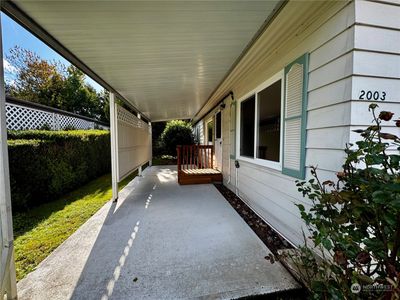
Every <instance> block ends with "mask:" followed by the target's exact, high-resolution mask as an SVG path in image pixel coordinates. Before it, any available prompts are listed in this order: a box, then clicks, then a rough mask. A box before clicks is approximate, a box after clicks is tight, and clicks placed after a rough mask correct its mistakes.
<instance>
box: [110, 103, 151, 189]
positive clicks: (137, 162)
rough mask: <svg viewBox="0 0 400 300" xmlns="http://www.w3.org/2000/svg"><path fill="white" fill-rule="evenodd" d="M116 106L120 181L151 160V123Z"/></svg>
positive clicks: (118, 174)
mask: <svg viewBox="0 0 400 300" xmlns="http://www.w3.org/2000/svg"><path fill="white" fill-rule="evenodd" d="M115 106H116V117H117V118H116V119H117V147H118V148H117V149H118V159H117V161H118V173H117V176H118V182H119V181H121V180H122V179H123V178H124V177H125V176H127V175H128V174H130V173H131V172H132V171H133V170H135V169H137V168H138V167H140V166H142V165H143V164H145V163H146V162H148V161H150V160H151V125H149V124H147V123H146V122H144V121H143V120H141V119H139V118H138V117H136V116H135V115H134V114H132V113H131V112H129V111H128V110H126V109H125V108H123V107H121V106H119V105H118V104H116V105H115Z"/></svg>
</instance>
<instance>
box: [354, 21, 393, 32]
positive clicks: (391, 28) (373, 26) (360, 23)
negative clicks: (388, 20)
mask: <svg viewBox="0 0 400 300" xmlns="http://www.w3.org/2000/svg"><path fill="white" fill-rule="evenodd" d="M354 25H355V26H365V27H372V28H378V29H384V30H391V31H400V28H393V27H388V26H382V25H375V24H369V23H364V22H355V23H354Z"/></svg>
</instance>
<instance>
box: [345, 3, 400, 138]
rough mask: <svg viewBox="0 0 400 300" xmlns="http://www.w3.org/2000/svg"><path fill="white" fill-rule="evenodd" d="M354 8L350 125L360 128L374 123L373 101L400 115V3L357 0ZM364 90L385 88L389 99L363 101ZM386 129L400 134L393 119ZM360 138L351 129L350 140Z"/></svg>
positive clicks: (372, 90) (386, 125)
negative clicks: (369, 109) (354, 24)
mask: <svg viewBox="0 0 400 300" xmlns="http://www.w3.org/2000/svg"><path fill="white" fill-rule="evenodd" d="M355 11H356V22H357V25H356V26H355V33H354V35H355V48H356V51H354V76H353V83H352V102H351V111H352V114H351V124H352V125H353V127H354V128H357V129H359V128H365V127H366V126H369V125H371V120H372V116H371V114H370V113H368V106H369V105H370V104H371V102H375V103H377V104H378V105H379V108H378V110H388V111H392V112H394V113H395V117H396V118H399V117H400V17H399V16H400V2H399V1H384V2H373V1H356V5H355ZM362 90H364V91H371V92H374V91H377V92H380V93H382V92H383V91H385V92H386V99H385V100H384V101H381V100H377V101H376V100H367V99H363V100H360V95H361V91H362ZM364 98H365V97H364ZM383 131H384V132H389V133H393V134H396V135H400V130H399V128H398V127H395V126H394V122H388V123H386V122H385V123H384V127H383ZM358 139H359V135H358V134H356V133H353V132H352V133H351V135H350V142H353V143H354V142H355V141H356V140H358Z"/></svg>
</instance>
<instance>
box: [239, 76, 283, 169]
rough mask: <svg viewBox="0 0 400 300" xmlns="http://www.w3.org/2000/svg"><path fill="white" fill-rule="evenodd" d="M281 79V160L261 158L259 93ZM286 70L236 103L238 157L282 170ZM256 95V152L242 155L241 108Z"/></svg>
mask: <svg viewBox="0 0 400 300" xmlns="http://www.w3.org/2000/svg"><path fill="white" fill-rule="evenodd" d="M279 80H281V121H280V137H279V143H280V144H279V162H276V161H272V160H266V159H261V158H257V144H258V105H259V104H258V102H259V99H258V93H260V92H261V91H262V90H264V89H266V88H267V87H269V86H271V85H272V84H274V83H275V82H277V81H279ZM284 86H285V84H284V70H281V71H279V72H278V73H276V74H275V75H273V76H272V77H270V78H269V79H268V80H266V81H264V82H263V83H262V84H260V85H259V86H257V87H256V88H255V89H254V90H252V91H250V92H248V93H247V94H245V95H244V96H243V97H241V98H240V99H239V100H238V101H237V105H236V128H237V129H238V130H236V141H237V143H236V159H237V160H241V161H245V162H249V163H252V164H256V165H260V166H263V167H267V168H271V169H274V170H278V171H282V160H283V151H282V150H283V149H282V144H283V122H282V119H283V113H284V101H283V97H284ZM251 96H254V97H255V100H254V101H255V106H254V154H253V158H249V157H245V156H241V155H240V145H241V140H240V133H241V127H240V108H241V104H242V102H243V101H245V100H247V99H248V98H249V97H251Z"/></svg>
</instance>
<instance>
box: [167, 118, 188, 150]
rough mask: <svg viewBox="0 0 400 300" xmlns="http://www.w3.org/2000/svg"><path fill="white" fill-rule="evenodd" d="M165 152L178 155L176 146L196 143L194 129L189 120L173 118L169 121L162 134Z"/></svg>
mask: <svg viewBox="0 0 400 300" xmlns="http://www.w3.org/2000/svg"><path fill="white" fill-rule="evenodd" d="M161 141H162V143H163V146H164V149H165V153H164V154H168V155H172V156H176V146H178V145H191V144H193V143H194V137H193V130H192V126H191V125H190V123H189V122H185V121H181V120H172V121H169V122H168V123H167V125H166V126H165V129H164V131H163V133H162V134H161Z"/></svg>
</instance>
